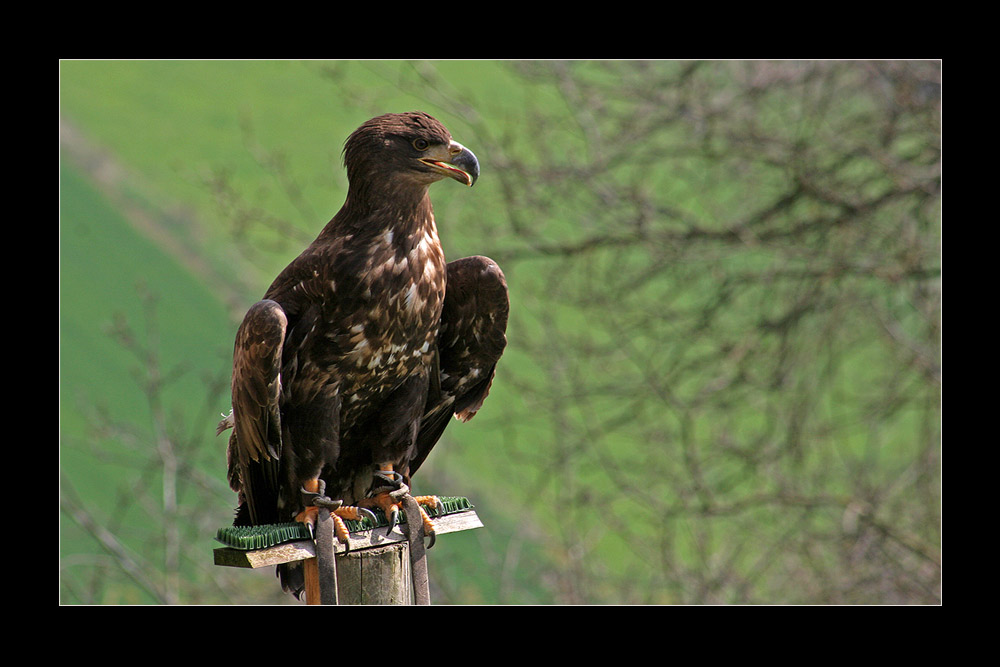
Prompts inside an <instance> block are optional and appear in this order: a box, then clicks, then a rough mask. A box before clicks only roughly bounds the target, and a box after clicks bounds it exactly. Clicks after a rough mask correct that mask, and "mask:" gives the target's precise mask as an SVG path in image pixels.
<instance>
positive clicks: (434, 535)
mask: <svg viewBox="0 0 1000 667" xmlns="http://www.w3.org/2000/svg"><path fill="white" fill-rule="evenodd" d="M427 537H429V538H431V543H430V544H428V545H427V547H425V548H427V549H430V548H431V547H433V546H434V543H435V542H436V541H437V535H436V534H434V533H427Z"/></svg>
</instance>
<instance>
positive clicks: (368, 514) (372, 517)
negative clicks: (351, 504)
mask: <svg viewBox="0 0 1000 667" xmlns="http://www.w3.org/2000/svg"><path fill="white" fill-rule="evenodd" d="M358 513H359V514H364V515H365V517H366V518H368V519H370V520H371V522H372V523H376V522H377V521H378V519H376V518H375V512H372V511H371V510H370V509H368V508H367V507H359V508H358Z"/></svg>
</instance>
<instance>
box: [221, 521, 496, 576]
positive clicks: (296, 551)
mask: <svg viewBox="0 0 1000 667" xmlns="http://www.w3.org/2000/svg"><path fill="white" fill-rule="evenodd" d="M433 521H434V527H435V529H436V532H437V536H438V537H439V538H440V537H441V536H442V535H446V534H448V533H457V532H459V531H463V530H472V529H473V528H482V527H483V523H482V522H481V521H480V520H479V516H478V515H477V514H476V511H475V510H465V511H462V512H456V513H454V514H445V515H443V516H439V517H435V518H434V519H433ZM402 527H403V526H402V525H397V526H395V527H394V528H393V529H392V532H387V527H378V528H372V529H370V530H362V531H358V532H354V533H350V534H349V535H348V543H349V546H348V545H345V544H343V543H342V542H340V540H334V544H333V548H334V551H335V552H336V553H337V555H338V556H339V555H342V554H344V553H345V552H354V551H361V550H364V549H374V548H377V547H384V546H388V545H390V544H395V543H398V542H403V543H405V542H406V540H407V536H406V535H405V534H404V533H403V532H402V530H401V528H402ZM315 556H316V545H315V544H314V543H313V541H312V540H296V541H294V542H286V543H285V544H278V545H276V546H273V547H267V548H265V549H257V550H254V551H243V550H240V549H234V548H232V547H220V548H218V549H216V550H215V564H216V565H222V566H224V567H247V568H254V569H256V568H259V567H268V566H270V565H280V564H281V563H291V562H293V561H297V560H305V559H307V558H314V557H315Z"/></svg>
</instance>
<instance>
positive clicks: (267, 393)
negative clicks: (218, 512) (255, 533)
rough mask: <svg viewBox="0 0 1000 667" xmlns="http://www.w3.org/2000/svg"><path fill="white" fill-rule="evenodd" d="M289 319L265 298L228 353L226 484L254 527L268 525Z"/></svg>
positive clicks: (272, 510) (277, 455) (248, 316)
mask: <svg viewBox="0 0 1000 667" xmlns="http://www.w3.org/2000/svg"><path fill="white" fill-rule="evenodd" d="M287 327H288V318H287V317H286V315H285V312H284V310H283V309H282V308H281V306H280V305H278V303H276V302H275V301H271V300H268V299H265V300H263V301H259V302H257V303H256V304H254V305H253V306H252V307H251V308H250V310H248V311H247V314H246V316H245V317H244V318H243V322H242V324H240V328H239V330H238V331H237V333H236V345H235V348H234V350H233V383H232V392H233V427H234V428H233V434H232V436H231V437H230V441H229V449H230V451H229V459H230V485H231V486H233V488H234V490H236V491H238V492H239V493H240V496H241V504H242V503H243V502H245V504H246V510H247V511H248V512H249V518H250V521H251V522H252V523H254V524H257V523H269V522H271V521H273V518H272V514H274V513H275V512H276V507H277V504H276V499H277V494H278V471H279V459H280V457H281V413H280V406H279V401H280V396H281V355H282V349H283V346H284V341H285V331H286V329H287Z"/></svg>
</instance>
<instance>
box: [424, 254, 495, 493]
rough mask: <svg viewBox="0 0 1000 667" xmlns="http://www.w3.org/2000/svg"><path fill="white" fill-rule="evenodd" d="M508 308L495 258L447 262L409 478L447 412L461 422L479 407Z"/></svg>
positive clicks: (447, 419)
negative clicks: (432, 366)
mask: <svg viewBox="0 0 1000 667" xmlns="http://www.w3.org/2000/svg"><path fill="white" fill-rule="evenodd" d="M509 310H510V303H509V299H508V296H507V281H506V279H505V278H504V275H503V272H502V271H501V270H500V267H499V266H498V265H497V264H496V262H494V261H493V260H491V259H489V258H488V257H480V256H475V257H466V258H463V259H458V260H455V261H453V262H450V263H449V264H448V280H447V287H446V290H445V298H444V307H443V309H442V312H441V323H440V327H439V329H438V336H437V347H438V349H437V352H438V360H437V369H436V371H437V372H433V371H432V377H431V383H430V389H429V392H428V398H427V405H426V408H425V410H424V417H423V419H422V420H421V423H420V431H419V433H418V434H417V441H416V447H415V451H414V456H413V457H412V458H411V460H410V465H409V475H410V476H412V475H413V474H414V473H415V472H416V471H417V469H418V468H419V467H420V465H421V464H422V463H423V461H424V459H426V458H427V455H428V454H429V453H430V451H431V449H432V448H433V447H434V445H435V444H436V443H437V441H438V440H439V439H440V438H441V435H442V433H444V429H445V428H446V427H447V426H448V424H449V423H450V419H451V417H452V416H453V415H454V416H455V417H456V418H457V419H459V420H461V421H463V422H466V421H469V420H470V419H472V418H473V417H474V416H475V414H476V412H478V411H479V409H480V408H481V407H482V405H483V401H485V400H486V396H487V395H488V394H489V392H490V387H491V386H492V384H493V377H494V375H495V373H496V365H497V362H498V361H499V360H500V356H501V355H502V354H503V351H504V348H505V347H506V346H507V336H506V331H507V315H508V312H509Z"/></svg>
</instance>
